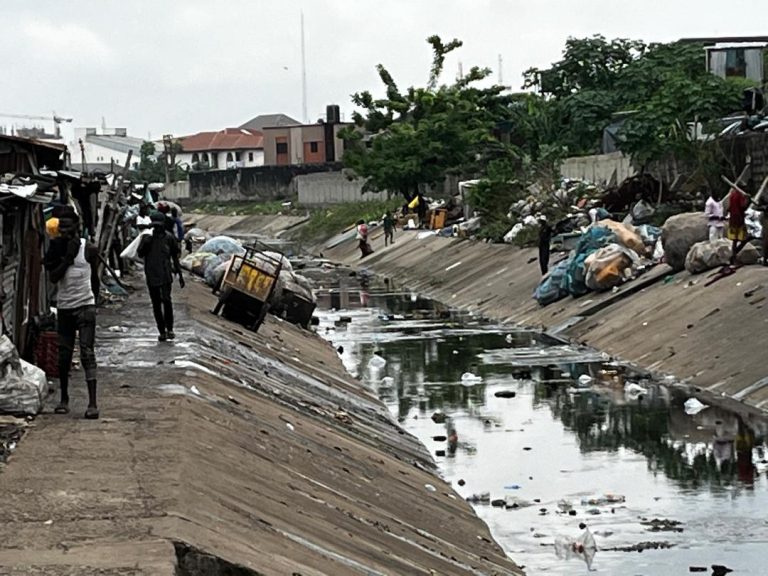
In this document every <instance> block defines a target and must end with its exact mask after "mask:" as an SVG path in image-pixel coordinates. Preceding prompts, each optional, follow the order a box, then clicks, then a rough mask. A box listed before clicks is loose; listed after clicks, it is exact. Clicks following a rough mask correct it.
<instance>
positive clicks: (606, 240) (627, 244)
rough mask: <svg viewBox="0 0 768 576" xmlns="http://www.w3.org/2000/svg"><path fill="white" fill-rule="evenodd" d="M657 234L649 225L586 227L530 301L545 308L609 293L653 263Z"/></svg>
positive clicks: (601, 223)
mask: <svg viewBox="0 0 768 576" xmlns="http://www.w3.org/2000/svg"><path fill="white" fill-rule="evenodd" d="M660 234H661V230H659V229H658V228H655V227H653V226H648V225H645V226H644V227H639V228H635V227H634V226H632V225H629V224H622V223H620V222H615V221H613V220H609V219H605V220H600V221H599V222H596V223H594V224H592V225H590V226H589V227H587V229H586V230H585V231H584V232H583V233H582V234H581V236H580V238H579V240H578V244H577V245H576V247H575V248H574V249H573V250H572V251H571V252H570V254H569V255H568V257H567V258H565V259H564V260H562V261H560V262H559V263H557V264H556V265H555V266H554V267H553V268H552V270H551V271H550V272H549V274H547V275H546V276H545V277H544V278H543V279H542V281H541V283H540V284H539V285H538V287H537V288H536V291H535V292H534V298H535V299H536V300H537V301H538V302H539V304H541V305H542V306H546V305H548V304H551V303H553V302H557V301H558V300H561V299H563V298H565V297H566V296H569V295H570V296H574V297H578V296H583V295H584V294H587V293H588V292H590V291H597V292H601V291H606V290H611V289H613V288H614V287H616V286H618V285H619V284H622V283H623V282H626V281H629V280H632V279H633V278H635V277H637V276H638V275H639V274H641V273H642V272H644V271H646V270H647V269H648V268H649V267H651V266H653V265H654V264H655V261H654V256H653V253H654V247H655V246H656V244H657V242H658V239H659V236H660Z"/></svg>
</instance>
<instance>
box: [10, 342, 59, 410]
mask: <svg viewBox="0 0 768 576" xmlns="http://www.w3.org/2000/svg"><path fill="white" fill-rule="evenodd" d="M0 350H2V352H0V354H2V357H3V358H5V360H4V361H3V363H2V364H0V412H5V413H9V414H27V415H31V416H34V415H35V414H37V413H38V412H40V410H41V409H42V407H43V401H44V400H45V397H46V396H48V379H47V378H46V377H45V372H43V371H42V370H41V369H40V368H38V367H37V366H35V365H33V364H30V363H29V362H26V361H24V360H20V359H19V357H18V353H17V352H16V348H15V347H14V346H13V343H12V342H11V341H10V340H9V339H8V337H7V336H3V337H2V338H0Z"/></svg>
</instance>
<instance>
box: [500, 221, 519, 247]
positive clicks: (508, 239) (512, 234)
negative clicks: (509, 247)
mask: <svg viewBox="0 0 768 576" xmlns="http://www.w3.org/2000/svg"><path fill="white" fill-rule="evenodd" d="M522 231H523V224H522V222H518V223H517V224H515V225H514V226H512V229H511V230H510V231H509V232H507V233H506V234H504V242H505V243H506V244H512V242H514V240H515V238H516V237H517V235H518V234H520V232H522Z"/></svg>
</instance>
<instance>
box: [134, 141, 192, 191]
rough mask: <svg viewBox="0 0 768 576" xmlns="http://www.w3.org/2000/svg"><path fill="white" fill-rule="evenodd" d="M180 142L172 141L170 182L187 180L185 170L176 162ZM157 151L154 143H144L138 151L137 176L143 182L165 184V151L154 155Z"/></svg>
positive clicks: (180, 148)
mask: <svg viewBox="0 0 768 576" xmlns="http://www.w3.org/2000/svg"><path fill="white" fill-rule="evenodd" d="M182 150H183V149H182V146H181V142H179V141H178V140H174V141H173V143H172V144H171V154H170V156H171V160H170V163H171V164H172V166H171V169H170V178H171V182H177V181H179V180H186V179H187V178H188V175H187V172H186V170H184V169H183V168H182V167H181V166H179V164H178V162H176V154H178V153H180V152H182ZM156 153H157V149H156V148H155V144H154V142H149V141H144V142H143V143H142V145H141V148H140V150H139V169H138V175H139V178H140V179H141V180H143V181H144V182H165V162H166V155H165V151H163V152H161V153H160V154H159V155H157V156H156V155H155V154H156Z"/></svg>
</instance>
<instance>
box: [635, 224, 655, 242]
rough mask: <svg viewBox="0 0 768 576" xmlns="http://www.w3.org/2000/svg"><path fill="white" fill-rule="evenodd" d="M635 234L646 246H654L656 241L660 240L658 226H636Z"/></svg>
mask: <svg viewBox="0 0 768 576" xmlns="http://www.w3.org/2000/svg"><path fill="white" fill-rule="evenodd" d="M635 232H637V233H638V234H639V235H640V238H641V239H642V240H643V244H645V245H646V246H655V245H656V242H657V241H658V239H659V238H661V228H659V227H658V226H651V225H650V224H643V225H641V226H636V227H635Z"/></svg>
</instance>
